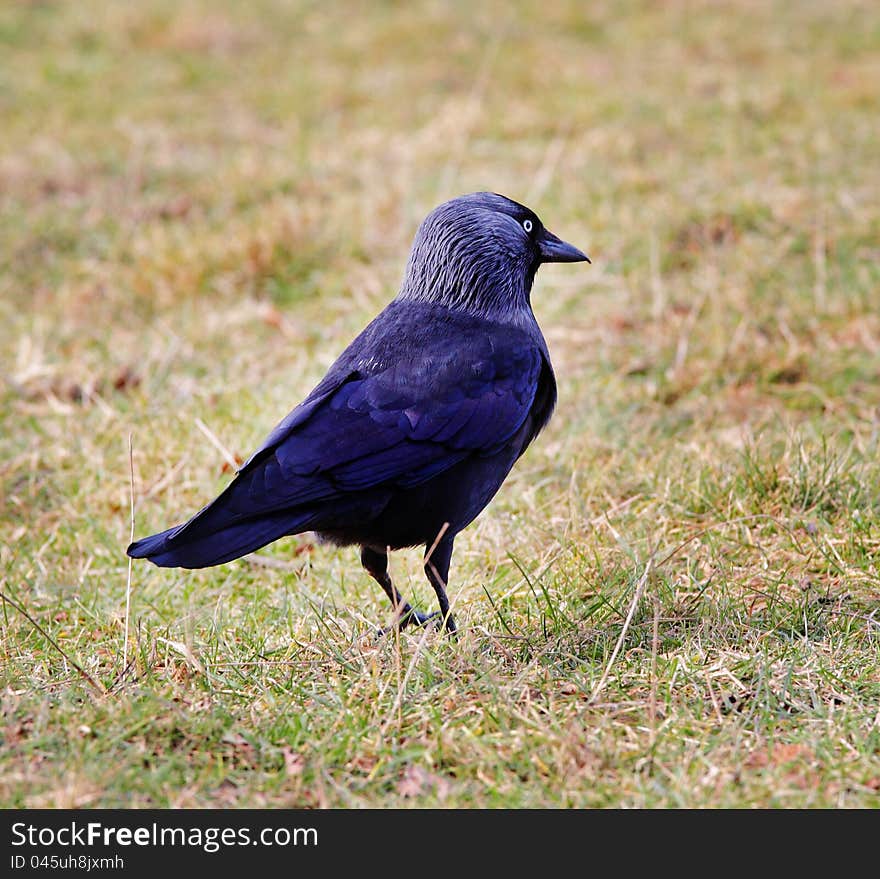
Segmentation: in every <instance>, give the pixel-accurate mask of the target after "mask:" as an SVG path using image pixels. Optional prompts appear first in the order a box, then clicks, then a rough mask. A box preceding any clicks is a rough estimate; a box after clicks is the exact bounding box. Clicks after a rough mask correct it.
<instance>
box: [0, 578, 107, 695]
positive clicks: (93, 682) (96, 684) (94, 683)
mask: <svg viewBox="0 0 880 879" xmlns="http://www.w3.org/2000/svg"><path fill="white" fill-rule="evenodd" d="M0 599H2V600H3V602H4V603H5V604H8V605H9V606H10V607H11V608H12V609H13V610H17V611H18V612H19V613H20V614H21V615H22V616H23V617H24V618H25V619H26V620H27V621H28V622H29V623H30V624H31V625H32V626H33V627H34V628H35V629H36V630H37V631H38V632H39V633H40V634H41V635H42V636H43V637H44V638H45V639H46V641H47V642H48V643H49V644H50V645H51V646H52V647H53V648H54V649H55V650H56V651H57V652H58V653H59V654H60V655H61V656H62V657H64V661H65V662H66V663H67V664H68V665H70V666H71V667H72V668H74V669H76V671H77V672H78V673H79V674H80V676H81V677H82V678H83V680H85V681H86V682H87V683H88V684H89V685H90V686H91V687H92V689H93V690H95V692H97V693H100V694H101V695H102V696H106V695H107V688H106V687H105V686H104V685H103V684H102V683H101V682H100V681H99V680H98V679H97V678H94V677H92V676H91V675H90V674H89V673H88V672H87V671H86V670H85V669H84V668H83V667H82V666H81V665H80V664H79V663H78V662H77V661H76V660H75V659H71V657H70V656H69V655H68V653H67V651H65V650H63V649H62V648H61V647H60V646H59V645H58V642H57V641H56V640H55V639H54V638H53V637H52V636H51V635H50V634H49V633H48V632H47V631H46V630H45V629H44V628H43V627H42V626H41V625H40V624H39V623H38V622H37V621H36V620H35V619H34V618H33V617H32V616H31V615H30V614H29V613H28V612H27V611H26V610H25V609H24V608H23V607H22V606H21V605H20V604H19V603H18V602H17V601H13V600H12V599H11V598H10V597H9V596H8V595H6V593H4V592H0Z"/></svg>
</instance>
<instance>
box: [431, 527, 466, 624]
mask: <svg viewBox="0 0 880 879" xmlns="http://www.w3.org/2000/svg"><path fill="white" fill-rule="evenodd" d="M452 541H453V537H452V536H449V537H441V538H440V540H439V541H437V542H436V543H435V544H434V545H433V546H429V547H428V548H427V551H426V552H425V574H427V576H428V580H429V581H430V583H431V585H432V586H433V587H434V591H435V592H436V593H437V601H438V602H439V604H440V615H441V616H442V617H443V622H444V624H445V625H446V631H447V632H449V634H450V635H454V634H455V633H456V631H457V630H458V627H457V626H456V625H455V620H454V619H453V617H452V614H451V613H450V612H449V599H448V598H447V597H446V584H447V583H448V582H449V562H450V561H451V559H452Z"/></svg>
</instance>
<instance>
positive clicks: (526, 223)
mask: <svg viewBox="0 0 880 879" xmlns="http://www.w3.org/2000/svg"><path fill="white" fill-rule="evenodd" d="M523 229H525V230H526V232H531V231H532V221H531V220H523Z"/></svg>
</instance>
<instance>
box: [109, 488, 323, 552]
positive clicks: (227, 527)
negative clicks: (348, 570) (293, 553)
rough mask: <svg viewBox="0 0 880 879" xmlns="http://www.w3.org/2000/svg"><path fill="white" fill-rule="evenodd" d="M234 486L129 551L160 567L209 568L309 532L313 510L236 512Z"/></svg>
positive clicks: (137, 542)
mask: <svg viewBox="0 0 880 879" xmlns="http://www.w3.org/2000/svg"><path fill="white" fill-rule="evenodd" d="M235 488H236V483H234V482H233V483H232V485H230V486H229V487H228V488H227V490H226V491H225V492H223V494H221V495H220V496H219V497H218V498H216V499H215V500H214V501H212V502H211V503H210V504H208V506H206V507H205V508H204V509H203V510H201V511H200V512H198V513H196V515H195V516H193V517H192V519H190V520H189V521H188V522H184V523H183V524H182V525H177V526H176V527H174V528H169V529H168V530H167V531H160V532H159V533H158V534H153V535H151V536H150V537H144V538H143V539H142V540H136V541H135V542H134V543H132V544H131V545H130V546H129V547H128V549H127V550H126V553H127V554H128V555H130V556H131V557H132V558H134V559H144V558H146V559H149V560H150V561H151V562H153V564H155V565H158V566H159V567H160V568H208V567H211V566H212V565H222V564H223V563H224V562H231V561H232V560H233V559H237V558H241V556H243V555H247V554H248V553H250V552H254V551H255V550H257V549H260V548H261V547H264V546H266V545H267V544H269V543H272V541H273V540H278V538H279V537H284V536H285V535H287V534H297V533H299V532H300V531H307V530H309V524H310V522H311V521H312V519H313V518H314V513H313V511H311V510H308V509H302V508H300V509H299V510H296V509H293V510H291V509H286V510H278V511H273V512H269V513H263V514H262V515H259V514H257V515H253V514H252V515H241V514H236V513H234V512H233V511H232V510H230V509H229V505H228V501H229V499H230V494H231V492H233V491H235Z"/></svg>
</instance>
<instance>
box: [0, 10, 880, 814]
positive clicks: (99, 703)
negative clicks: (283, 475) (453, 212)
mask: <svg viewBox="0 0 880 879" xmlns="http://www.w3.org/2000/svg"><path fill="white" fill-rule="evenodd" d="M0 58H2V60H0V118H2V129H0V378H2V381H0V404H2V410H0V411H2V426H0V497H2V504H0V586H2V594H3V600H2V601H0V651H2V653H0V656H2V660H0V692H2V709H3V717H2V726H0V731H2V736H3V745H2V748H0V805H2V806H5V807H29V808H32V807H41V806H42V807H86V808H90V807H116V806H132V807H147V806H156V807H204V806H215V807H217V806H221V807H226V808H229V807H276V806H284V807H302V806H308V807H312V806H314V807H324V806H331V807H363V806H372V807H376V806H379V807H388V806H414V807H425V806H443V807H479V808H487V807H558V806H562V807H618V806H622V807H650V808H657V807H755V806H757V807H876V806H878V803H880V613H878V609H880V569H878V559H880V161H878V156H880V125H878V107H880V6H878V5H877V4H876V3H870V2H863V3H856V2H839V3H838V2H834V3H832V2H828V3H823V2H818V0H817V2H806V0H805V2H773V3H761V2H718V3H705V4H693V3H685V2H675V0H669V2H664V3H654V2H629V0H626V2H617V3H612V2H604V3H589V4H586V3H578V2H555V0H544V2H540V3H539V2H524V3H520V4H507V3H486V4H474V3H448V4H445V3H436V2H424V3H411V4H392V3H387V4H386V3H376V4H370V5H368V6H364V7H362V8H361V11H360V12H354V11H352V10H349V11H345V10H344V9H343V8H342V7H341V6H339V5H335V4H325V3H309V2H291V3H282V2H270V0H259V2H254V3H249V4H242V3H234V2H232V0H227V2H207V0H204V2H194V0H187V2H183V3H178V2H171V0H150V2H142V3H137V4H122V3H116V4H111V3H102V2H97V0H82V2H79V3H75V4H73V3H62V2H53V0H45V2H37V0H31V2H25V0H19V2H12V3H4V4H3V5H2V7H0ZM480 189H489V190H494V191H498V192H502V193H505V194H506V195H509V196H511V197H512V198H515V199H517V200H518V201H522V202H524V203H526V204H528V205H529V206H530V207H532V208H533V209H535V211H536V212H537V213H538V214H539V216H541V218H542V219H543V220H544V221H545V223H546V224H547V226H548V227H549V228H550V229H552V230H553V231H554V232H556V233H557V234H559V235H560V236H562V237H563V238H565V239H566V240H568V241H571V242H572V243H574V244H576V245H578V246H579V247H582V248H583V249H584V250H586V251H587V252H588V253H589V254H590V256H591V257H592V258H593V264H592V266H586V265H578V266H549V267H545V268H543V269H542V270H541V271H540V272H539V274H538V278H537V283H536V286H535V290H534V292H533V296H532V300H533V304H534V307H535V311H536V314H537V316H538V320H539V322H540V323H541V325H542V327H543V329H544V333H545V335H546V337H547V341H548V344H549V347H550V352H551V355H552V358H553V361H554V366H555V369H556V373H557V377H558V382H559V404H558V407H557V410H556V414H555V416H554V418H553V420H552V422H551V423H550V425H549V427H548V428H547V430H546V431H545V432H544V433H543V434H542V435H541V436H540V437H539V439H538V440H537V441H536V443H535V444H534V445H533V446H532V447H531V448H530V449H529V451H528V453H527V454H526V455H525V456H524V458H523V459H522V460H521V461H520V462H519V463H518V465H517V466H516V468H515V469H514V471H513V473H512V474H511V476H510V478H509V479H508V481H507V482H506V483H505V486H504V487H503V488H502V490H501V492H500V493H499V495H498V496H497V497H496V499H495V500H494V502H493V503H492V505H491V506H490V507H489V508H488V509H487V510H486V511H485V512H484V513H483V514H482V515H481V516H480V518H479V519H477V521H476V522H475V523H474V524H473V525H471V526H470V527H469V528H468V529H467V530H466V531H465V532H463V533H462V535H461V536H460V537H459V538H458V540H457V542H456V553H455V556H454V557H453V565H452V571H451V577H450V590H449V591H450V597H451V599H452V601H453V608H454V611H455V614H456V618H457V620H458V623H459V625H460V627H461V630H462V631H461V637H460V638H459V639H458V640H457V641H453V640H450V639H448V638H446V637H444V636H443V635H442V634H438V633H436V632H434V631H432V630H416V631H409V630H407V631H406V632H404V633H403V634H401V635H400V636H399V637H394V636H388V637H379V636H378V635H377V629H378V627H379V626H381V625H383V624H385V623H387V622H388V620H389V615H390V614H389V612H390V608H389V606H388V604H387V600H386V598H385V596H384V595H383V594H382V592H381V590H380V589H379V588H378V587H377V586H376V584H375V583H374V582H373V581H372V580H370V578H369V577H368V576H367V575H366V574H365V573H364V572H363V570H362V569H361V567H360V564H359V562H358V557H357V552H356V551H355V550H353V549H342V550H340V549H335V548H333V547H329V546H326V545H321V544H316V543H314V542H313V541H312V540H311V539H310V538H309V537H308V536H307V535H303V536H300V537H296V538H290V539H287V540H284V541H280V542H278V543H276V544H274V545H272V546H271V547H269V548H267V549H265V550H263V551H261V552H260V553H257V554H255V555H254V556H251V557H248V558H247V559H244V560H240V561H237V562H234V563H231V564H228V565H224V566H222V567H218V568H212V569H206V570H202V571H196V572H186V571H180V570H160V569H158V568H155V567H153V566H152V565H149V564H147V563H144V562H138V563H136V564H134V565H133V566H132V567H131V569H129V564H128V559H127V558H126V556H125V553H124V549H125V546H126V545H127V544H128V542H129V539H130V536H131V532H132V527H134V532H135V534H136V536H144V535H146V534H149V533H152V532H153V531H155V530H159V529H161V528H165V527H168V526H170V525H172V524H176V523H177V522H180V521H182V520H184V519H185V518H187V517H188V516H189V515H191V514H192V513H193V512H195V511H196V510H197V509H199V508H200V507H201V506H202V505H203V504H204V503H205V502H207V501H208V500H210V499H211V498H212V497H214V495H215V494H216V493H217V492H219V491H220V490H221V489H222V487H223V486H224V485H225V484H227V482H228V480H229V479H230V473H231V470H232V466H234V461H240V460H243V459H244V458H246V457H247V456H248V454H249V453H250V452H251V451H252V450H253V449H254V448H255V447H256V445H257V443H259V442H260V440H262V438H263V437H264V436H265V435H266V434H267V433H268V432H269V430H270V429H271V428H272V427H273V426H274V425H275V423H276V422H277V421H278V420H279V419H280V418H281V417H282V416H283V415H285V414H286V413H287V412H288V411H289V410H290V409H291V408H292V407H293V406H294V405H295V404H296V403H297V402H299V400H301V399H302V397H303V396H304V395H305V394H306V393H307V392H308V391H309V390H310V389H311V387H312V386H313V385H314V384H315V383H316V382H317V381H318V380H319V379H320V377H321V376H322V375H323V373H324V371H325V370H326V368H327V367H328V366H329V364H330V363H331V362H332V361H333V360H334V359H335V357H336V355H337V354H339V353H340V351H341V350H342V349H343V347H344V346H345V345H346V344H347V343H348V342H349V341H350V340H351V338H352V337H353V336H354V335H355V334H356V333H357V332H358V331H359V330H360V328H361V327H362V326H363V325H364V324H365V323H366V322H367V321H368V320H369V319H370V318H371V317H373V316H374V315H375V314H376V313H377V312H378V311H379V310H380V309H381V308H382V307H383V306H384V304H385V303H386V302H387V301H389V300H390V298H392V297H393V296H394V295H395V293H396V290H397V286H398V284H399V282H400V278H401V275H402V271H403V266H404V262H405V259H406V256H407V253H408V249H409V245H410V242H411V240H412V236H413V234H414V232H415V229H416V227H417V225H418V223H419V221H420V220H421V218H422V217H423V216H424V215H425V214H426V213H427V212H428V211H429V210H430V209H431V208H433V207H434V206H435V205H436V204H438V203H440V202H441V201H444V200H446V199H447V198H450V197H452V196H455V195H458V194H460V193H463V192H469V191H473V190H480ZM230 459H233V464H231V463H230ZM130 464H131V466H130ZM132 485H133V489H134V490H133V492H132ZM132 499H133V501H134V526H133V525H132ZM391 572H392V576H393V577H394V578H395V580H396V582H397V584H398V585H399V587H400V588H401V590H402V591H403V592H404V594H405V595H407V596H415V598H416V600H417V602H418V604H419V605H420V606H421V607H423V608H432V606H433V601H434V598H433V593H432V592H431V590H430V587H429V586H428V585H427V583H426V582H425V581H424V578H423V575H422V573H421V568H420V556H419V553H418V552H415V551H414V552H409V553H406V552H402V553H398V554H395V555H394V556H393V558H392V567H391Z"/></svg>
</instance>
